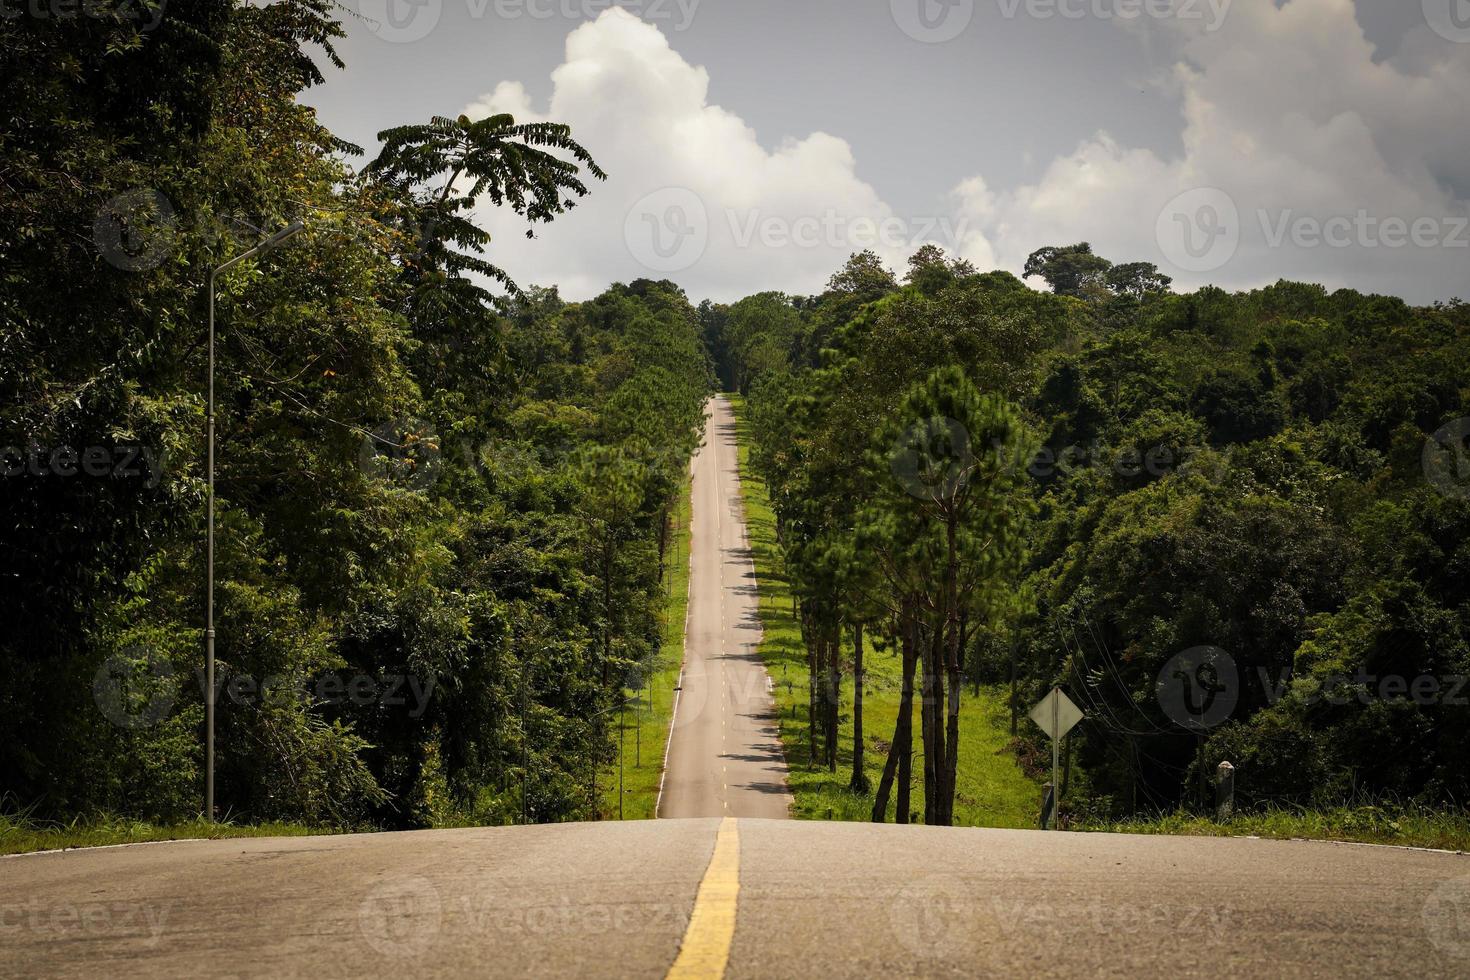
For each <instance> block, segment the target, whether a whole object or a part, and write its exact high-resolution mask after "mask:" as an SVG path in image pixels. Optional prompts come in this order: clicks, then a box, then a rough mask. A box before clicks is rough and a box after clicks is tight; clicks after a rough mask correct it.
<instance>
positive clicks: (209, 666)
mask: <svg viewBox="0 0 1470 980" xmlns="http://www.w3.org/2000/svg"><path fill="white" fill-rule="evenodd" d="M303 227H305V226H304V225H303V224H302V223H301V222H300V221H293V222H291V223H290V224H289V225H287V226H286V227H284V228H282V229H281V230H280V231H278V232H276V233H275V234H274V235H272V236H271V237H269V238H267V239H266V240H265V241H263V242H261V243H260V244H259V245H257V246H255V247H254V248H252V249H250V250H249V251H248V252H242V253H240V254H239V255H237V256H235V257H234V258H233V259H230V260H229V261H227V262H224V263H221V264H220V265H217V266H215V267H214V268H213V269H211V270H210V271H209V404H208V408H207V410H206V418H207V420H208V428H209V439H208V441H209V449H208V451H207V459H206V462H205V466H206V468H207V469H208V471H209V491H208V504H207V510H208V514H209V517H208V522H209V533H208V541H207V543H206V545H205V564H206V565H207V566H208V571H207V573H206V576H207V577H206V585H205V606H206V612H205V619H204V819H205V821H206V822H209V823H213V822H214V695H215V685H214V284H215V279H216V278H218V276H219V274H220V273H221V272H224V271H225V270H226V269H229V268H230V267H231V266H235V265H238V264H240V263H241V262H244V261H245V260H246V259H249V258H254V257H255V256H257V255H261V254H263V253H265V252H269V251H270V250H271V249H273V248H275V247H276V246H278V245H280V244H281V243H282V242H284V241H285V240H286V239H288V238H290V237H291V236H292V235H294V234H296V233H297V232H298V231H300V230H301V229H302V228H303Z"/></svg>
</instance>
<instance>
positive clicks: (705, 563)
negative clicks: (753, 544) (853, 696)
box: [658, 398, 791, 817]
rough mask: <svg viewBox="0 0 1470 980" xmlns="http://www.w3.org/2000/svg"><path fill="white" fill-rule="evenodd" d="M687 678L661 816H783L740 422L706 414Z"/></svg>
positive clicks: (786, 802)
mask: <svg viewBox="0 0 1470 980" xmlns="http://www.w3.org/2000/svg"><path fill="white" fill-rule="evenodd" d="M693 468H694V482H693V489H692V493H693V503H694V516H693V532H694V533H693V540H692V542H691V545H690V570H689V621H688V624H687V627H686V630H687V632H686V638H685V658H684V673H683V677H682V679H681V681H680V687H681V690H680V692H679V701H678V705H677V707H676V709H675V712H674V721H673V731H672V735H671V736H670V739H669V749H668V764H667V766H666V768H665V770H664V784H663V792H662V795H661V797H660V802H659V808H658V815H659V816H661V817H725V816H733V817H784V816H786V815H787V814H788V813H789V807H790V804H791V793H790V790H789V789H788V787H787V782H786V762H785V758H784V756H783V755H782V751H781V743H780V739H779V737H778V733H777V731H776V714H775V712H776V707H775V703H774V700H773V698H772V697H771V693H770V690H769V684H770V678H769V675H768V674H767V673H766V669H765V666H764V665H763V664H762V663H761V660H760V657H759V655H758V654H757V653H756V645H757V644H758V643H759V642H760V637H761V627H760V619H759V618H758V616H757V612H756V602H757V598H756V581H755V565H754V564H753V562H752V560H751V556H750V546H749V541H748V540H747V537H746V531H745V520H744V516H743V510H742V506H741V498H740V475H739V471H738V468H737V457H736V443H735V416H734V413H733V412H732V411H731V409H730V403H729V402H728V401H727V400H726V399H724V398H714V399H711V400H710V402H709V404H708V405H707V406H706V409H705V439H704V446H703V447H702V448H701V449H700V450H699V452H698V453H697V454H696V455H695V457H694V464H693Z"/></svg>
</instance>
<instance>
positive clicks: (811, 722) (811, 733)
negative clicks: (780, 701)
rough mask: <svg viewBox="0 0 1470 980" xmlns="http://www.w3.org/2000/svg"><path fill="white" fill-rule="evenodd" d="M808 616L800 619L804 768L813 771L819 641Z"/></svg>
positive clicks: (815, 741)
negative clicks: (803, 658)
mask: <svg viewBox="0 0 1470 980" xmlns="http://www.w3.org/2000/svg"><path fill="white" fill-rule="evenodd" d="M810 624H811V616H810V614H807V615H804V616H803V617H802V627H803V628H802V633H803V634H804V635H805V637H806V672H807V685H806V722H807V724H806V767H807V769H815V768H816V767H817V685H818V683H819V682H818V677H819V676H820V675H819V672H818V670H817V648H818V644H820V643H821V639H820V638H819V637H818V636H817V634H816V632H815V630H813V629H811V628H810Z"/></svg>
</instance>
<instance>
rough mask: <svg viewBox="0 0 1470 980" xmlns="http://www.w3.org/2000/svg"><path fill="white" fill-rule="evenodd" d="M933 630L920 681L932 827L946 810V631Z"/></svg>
mask: <svg viewBox="0 0 1470 980" xmlns="http://www.w3.org/2000/svg"><path fill="white" fill-rule="evenodd" d="M942 626H943V622H942V620H941V623H940V627H939V628H933V629H931V630H930V635H929V637H928V638H927V639H926V641H925V642H924V643H923V651H924V653H923V675H922V677H921V680H920V689H919V693H920V696H921V700H922V704H921V705H920V711H919V718H920V720H921V721H922V723H923V725H922V727H923V731H922V733H921V734H922V735H923V738H924V823H926V824H930V825H933V824H935V823H936V822H937V821H938V820H939V818H940V814H941V813H942V812H943V810H942V809H941V808H940V807H939V803H940V800H941V797H942V795H943V793H944V774H945V772H946V771H947V770H946V766H945V762H944V760H945V752H944V722H943V718H944V666H943V662H942V661H943V657H944V653H943V642H944V630H943V628H942Z"/></svg>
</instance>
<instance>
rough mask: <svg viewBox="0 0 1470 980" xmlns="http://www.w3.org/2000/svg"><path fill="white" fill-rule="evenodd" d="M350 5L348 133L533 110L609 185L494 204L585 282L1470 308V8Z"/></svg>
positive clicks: (322, 98) (509, 238) (495, 246)
mask: <svg viewBox="0 0 1470 980" xmlns="http://www.w3.org/2000/svg"><path fill="white" fill-rule="evenodd" d="M343 2H344V4H345V5H346V7H347V8H348V13H347V14H346V15H345V26H346V29H347V32H348V37H347V38H346V40H345V41H344V42H342V43H341V44H340V45H339V52H340V53H341V54H342V55H343V57H344V59H345V60H346V62H347V68H346V70H345V71H342V72H335V73H331V74H330V75H329V78H328V81H327V83H326V84H325V85H323V86H320V87H318V88H315V89H312V90H309V91H308V92H307V93H305V94H304V96H303V101H305V102H307V103H308V104H310V105H312V106H314V107H315V108H316V109H317V110H318V113H319V115H320V117H321V119H322V121H323V122H324V123H325V124H326V125H327V126H328V127H329V128H330V129H332V130H333V131H334V132H336V133H337V134H338V135H340V136H343V137H345V138H347V139H349V140H351V141H353V142H356V143H358V144H360V145H362V146H364V147H367V148H368V151H369V154H371V153H372V152H374V151H375V149H376V146H377V141H376V139H375V134H376V133H377V132H378V131H380V130H382V129H385V128H387V127H389V126H394V125H400V124H403V123H408V122H421V121H426V120H427V119H428V118H429V117H430V116H433V115H449V116H455V115H459V114H461V113H465V114H468V115H470V116H471V117H473V118H478V117H482V116H484V115H487V114H489V113H492V112H510V113H512V114H514V115H515V117H516V118H517V119H518V120H546V119H549V120H554V121H557V122H563V123H567V124H569V125H570V126H571V127H572V132H573V135H574V136H575V137H576V138H577V140H578V141H579V142H581V143H582V145H583V146H585V147H586V148H587V149H588V150H589V151H590V152H591V153H592V154H593V156H594V157H595V158H596V160H597V161H598V163H599V164H600V165H601V166H602V167H603V169H605V170H606V171H607V172H608V174H609V177H608V179H607V181H605V182H594V184H593V186H592V188H591V193H590V194H589V195H588V196H587V197H586V198H584V199H583V200H582V201H581V202H580V203H579V205H578V207H577V208H576V209H575V210H573V211H571V212H569V213H567V214H565V215H563V216H561V217H559V218H558V219H557V220H556V221H555V222H554V223H552V224H549V225H538V226H537V227H536V237H535V238H534V239H531V240H527V239H526V238H525V234H524V233H525V231H526V225H525V224H524V223H523V222H522V221H520V219H518V218H516V216H514V215H512V214H508V213H504V212H496V211H495V210H493V209H490V208H488V207H487V208H486V209H485V210H484V211H483V212H482V213H481V215H480V217H481V220H482V223H483V224H484V226H485V227H487V228H488V229H489V230H490V231H491V232H492V234H493V235H494V241H493V242H492V244H491V245H490V248H489V251H488V253H487V257H488V258H489V259H490V260H491V261H493V262H495V263H496V264H497V265H500V266H501V267H502V268H504V269H505V270H506V271H507V272H509V273H510V274H511V276H512V277H513V278H514V279H515V280H516V281H518V282H519V283H521V284H522V285H530V284H536V285H556V286H558V287H559V288H560V290H561V293H562V295H563V296H564V297H566V298H568V299H573V300H576V299H585V298H588V297H590V296H593V295H596V294H597V293H599V292H601V291H602V290H603V289H605V288H606V287H607V286H608V285H609V284H610V283H612V282H615V281H623V282H626V281H629V280H631V279H635V278H639V277H651V278H667V279H672V280H673V281H675V282H677V283H678V284H680V285H681V286H683V287H684V288H685V290H686V292H687V293H688V294H689V296H690V298H691V299H693V300H695V301H698V300H700V299H705V298H709V299H714V300H717V301H725V302H728V301H732V300H735V299H738V298H740V297H741V296H745V295H749V294H751V293H755V292H762V291H766V290H780V291H783V292H787V293H793V294H808V293H815V292H820V291H821V290H822V288H823V287H824V285H825V283H826V281H827V279H828V277H829V276H830V275H831V274H832V273H833V272H835V271H836V270H837V269H838V268H839V267H840V266H841V265H842V263H843V262H844V261H845V260H846V258H847V256H848V255H850V254H851V253H852V252H855V251H860V250H862V249H865V248H867V249H871V250H873V251H874V252H877V253H878V254H879V255H880V256H881V257H882V258H883V259H884V260H885V261H886V262H888V263H889V265H890V266H891V267H893V268H894V269H896V270H900V271H901V270H902V268H903V266H904V263H905V262H906V259H907V257H908V256H909V255H910V254H912V253H913V252H914V251H915V250H916V249H917V248H918V247H919V246H920V245H922V244H925V243H928V242H933V243H935V244H938V245H940V246H941V247H943V248H944V249H946V251H948V252H949V253H951V254H952V255H955V256H957V257H961V258H965V259H968V260H969V261H971V262H973V263H974V264H975V265H976V266H978V267H980V268H982V269H991V268H1000V269H1007V270H1009V271H1012V272H1015V273H1017V274H1019V273H1020V272H1021V271H1022V269H1023V267H1024V265H1025V261H1026V257H1027V256H1028V255H1029V254H1030V253H1031V252H1032V251H1034V250H1035V249H1037V248H1041V247H1043V246H1047V245H1067V244H1072V243H1074V242H1080V241H1087V242H1090V243H1091V244H1092V246H1093V249H1094V251H1096V252H1098V253H1099V254H1101V255H1104V256H1106V257H1108V258H1110V259H1112V260H1113V261H1115V262H1127V261H1147V262H1155V263H1157V264H1158V265H1159V267H1160V270H1161V271H1163V272H1164V273H1166V274H1168V275H1170V276H1172V277H1174V280H1175V287H1176V288H1180V289H1192V288H1196V287H1198V286H1200V285H1204V284H1206V283H1214V284H1217V285H1220V286H1223V287H1225V288H1229V289H1247V288H1253V287H1257V286H1262V285H1268V284H1270V283H1272V282H1275V281H1276V280H1278V279H1282V278H1286V279H1295V280H1302V281H1309V282H1319V283H1322V284H1324V285H1326V286H1327V287H1329V288H1338V287H1343V286H1350V287H1352V288H1355V289H1358V290H1360V291H1363V292H1381V293H1389V294H1393V295H1399V296H1403V297H1404V298H1406V299H1408V300H1410V301H1412V302H1415V303H1431V302H1435V301H1438V300H1448V299H1450V298H1452V297H1464V298H1467V299H1470V126H1467V125H1466V119H1467V117H1470V109H1467V107H1470V0H1392V2H1390V0H1358V2H1354V0H624V2H621V3H619V4H618V5H616V6H614V5H612V4H611V3H610V2H608V0H343ZM1031 283H1032V284H1033V285H1036V286H1040V285H1041V284H1040V281H1039V280H1035V279H1033V280H1031Z"/></svg>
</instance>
